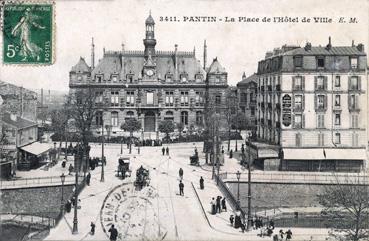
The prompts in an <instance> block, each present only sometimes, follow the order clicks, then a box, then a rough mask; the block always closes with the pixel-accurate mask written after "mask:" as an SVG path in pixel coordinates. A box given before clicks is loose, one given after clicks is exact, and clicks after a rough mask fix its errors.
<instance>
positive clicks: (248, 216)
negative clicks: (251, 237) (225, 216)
mask: <svg viewBox="0 0 369 241" xmlns="http://www.w3.org/2000/svg"><path fill="white" fill-rule="evenodd" d="M247 140H248V142H249V143H248V144H249V146H248V148H247V149H248V159H249V160H248V181H247V185H248V188H247V189H248V192H247V231H249V230H250V227H251V155H250V147H251V142H250V134H249V135H247Z"/></svg>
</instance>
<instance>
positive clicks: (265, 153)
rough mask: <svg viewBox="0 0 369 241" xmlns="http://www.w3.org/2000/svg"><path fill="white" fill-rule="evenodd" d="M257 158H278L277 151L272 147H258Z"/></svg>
mask: <svg viewBox="0 0 369 241" xmlns="http://www.w3.org/2000/svg"><path fill="white" fill-rule="evenodd" d="M258 158H278V151H276V150H273V149H259V150H258Z"/></svg>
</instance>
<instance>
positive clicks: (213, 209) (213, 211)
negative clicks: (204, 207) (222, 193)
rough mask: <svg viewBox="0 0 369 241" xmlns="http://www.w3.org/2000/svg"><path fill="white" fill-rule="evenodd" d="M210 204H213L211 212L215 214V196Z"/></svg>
mask: <svg viewBox="0 0 369 241" xmlns="http://www.w3.org/2000/svg"><path fill="white" fill-rule="evenodd" d="M210 205H211V214H212V215H214V214H215V213H216V208H215V200H214V198H212V199H211V202H210Z"/></svg>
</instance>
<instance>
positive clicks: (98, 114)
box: [95, 111, 103, 126]
mask: <svg viewBox="0 0 369 241" xmlns="http://www.w3.org/2000/svg"><path fill="white" fill-rule="evenodd" d="M102 122H103V113H102V111H97V112H96V115H95V123H96V125H97V126H101V125H102Z"/></svg>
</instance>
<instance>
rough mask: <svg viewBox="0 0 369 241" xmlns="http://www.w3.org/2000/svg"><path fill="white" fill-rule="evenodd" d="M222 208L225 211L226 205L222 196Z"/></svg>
mask: <svg viewBox="0 0 369 241" xmlns="http://www.w3.org/2000/svg"><path fill="white" fill-rule="evenodd" d="M222 210H225V211H226V212H227V205H226V198H225V197H223V199H222Z"/></svg>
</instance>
